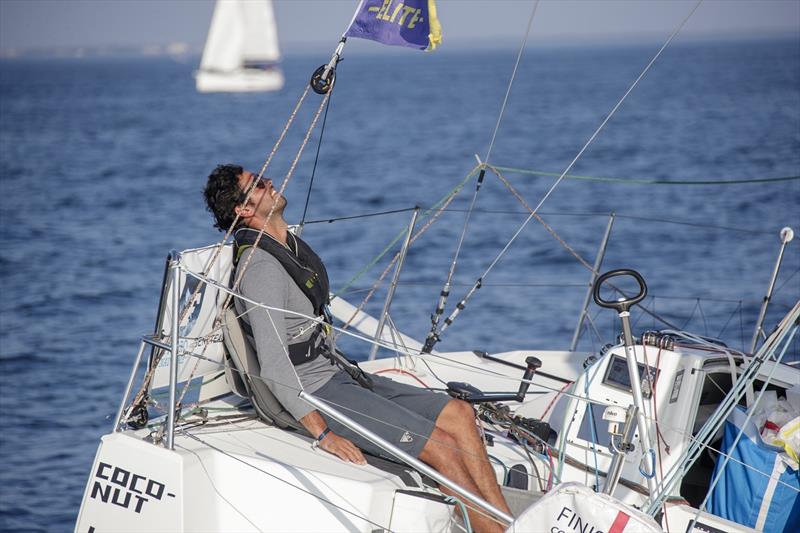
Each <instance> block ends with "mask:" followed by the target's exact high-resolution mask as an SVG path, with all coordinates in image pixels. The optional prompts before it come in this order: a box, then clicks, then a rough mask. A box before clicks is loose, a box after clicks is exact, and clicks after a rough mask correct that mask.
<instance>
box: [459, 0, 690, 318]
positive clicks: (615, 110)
mask: <svg viewBox="0 0 800 533" xmlns="http://www.w3.org/2000/svg"><path fill="white" fill-rule="evenodd" d="M702 1H703V0H698V2H697V4H695V6H694V8H693V9H692V11H691V12H690V13H689V14H688V15H687V16H686V18H684V19H683V21H682V22H681V23H680V25H679V26H678V27H677V28H676V29H675V31H673V32H672V35H670V36H669V38H668V39H667V40H666V42H665V43H664V44H663V45H662V46H661V48H660V49H659V50H658V52H657V53H656V55H655V56H653V58H652V59H651V60H650V62H649V63H648V64H647V66H646V67H645V68H644V70H642V72H641V73H640V74H639V76H638V77H637V78H636V80H635V81H634V82H633V83H632V84H631V86H630V87H628V90H627V91H625V94H623V95H622V98H620V99H619V101H618V102H617V103H616V105H615V106H614V107H613V108H612V109H611V112H609V114H608V115H607V116H606V118H605V119H604V120H603V122H601V123H600V125H599V126H598V127H597V129H596V130H595V131H594V133H592V135H591V137H589V140H588V141H586V143H585V144H584V145H583V147H582V148H581V149H580V151H579V152H578V154H577V155H576V156H575V157H574V158H573V159H572V161H571V162H570V164H569V165H567V168H565V169H564V171H563V172H562V173H561V175H560V176H559V177H558V179H557V180H556V181H555V183H553V185H552V186H550V189H548V191H547V193H545V195H544V196H543V197H542V199H541V200H540V201H539V203H538V204H537V205H536V207H535V208H534V209H533V210H532V211H531V214H530V215H528V217H527V218H526V219H525V221H524V222H523V223H522V225H521V226H520V227H519V229H517V231H516V232H515V233H514V235H513V236H512V237H511V239H510V240H509V241H508V242H507V243H506V245H505V246H503V249H502V250H500V253H499V254H497V256H496V257H495V258H494V260H492V262H491V264H490V265H489V267H488V268H487V269H486V270H485V271H484V272H483V274H481V275H480V277H479V278H478V279H479V280H483V278H485V277H486V276H487V275H488V274H489V272H490V271H491V270H492V269H493V268H494V267H495V265H496V264H497V262H498V261H500V259H502V258H503V256H505V254H506V252H507V251H508V249H509V248H510V247H511V245H512V244H513V243H514V241H515V240H516V239H517V237H519V235H520V233H522V230H524V229H525V227H526V226H527V225H528V223H529V222H530V221H531V219H533V218H534V216H536V213H537V212H538V211H539V208H540V207H542V205H543V204H544V203H545V201H547V199H548V198H549V197H550V195H551V194H553V191H555V189H556V187H558V185H559V184H560V183H561V181H562V180H563V179H564V177H565V176H566V175H567V174H568V173H569V171H570V170H572V167H573V166H575V163H577V162H578V159H580V157H581V156H582V155H583V153H584V152H585V151H586V149H587V148H588V147H589V145H591V144H592V142H594V140H595V138H596V137H597V135H598V134H599V133H600V132H601V131H602V130H603V128H604V127H605V125H606V124H607V123H608V121H609V120H611V117H613V116H614V114H615V113H616V112H617V110H618V109H619V108H620V106H621V105H622V103H623V102H624V101H625V100H626V99H627V98H628V95H629V94H630V93H631V92H632V91H633V89H634V88H635V87H636V86H637V85H638V84H639V81H641V79H642V78H643V77H644V75H645V74H647V72H648V71H649V70H650V67H652V66H653V64H654V63H655V61H656V60H657V59H658V58H659V56H661V53H662V52H663V51H664V50H665V49H666V47H667V46H668V45H669V44H670V43H671V42H672V40H673V39H674V38H675V36H676V35H677V34H678V32H680V30H681V29H682V28H683V26H684V25H685V24H686V22H687V21H688V20H689V18H690V17H691V16H692V14H694V12H695V11H696V10H697V8H698V7H699V6H700V4H701V3H702ZM471 294H474V290H470V292H469V293H468V294H467V296H465V298H464V299H463V300H462V303H463V302H465V301H466V300H467V299H468V298H469V296H470V295H471Z"/></svg>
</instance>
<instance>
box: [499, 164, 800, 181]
mask: <svg viewBox="0 0 800 533" xmlns="http://www.w3.org/2000/svg"><path fill="white" fill-rule="evenodd" d="M496 168H498V169H500V170H503V171H505V172H513V173H515V174H525V175H530V176H539V177H551V178H553V177H556V176H558V175H559V174H558V173H557V172H544V171H540V170H528V169H524V168H516V167H505V166H499V165H497V166H496ZM564 179H568V180H570V179H571V180H582V181H597V182H603V183H623V184H626V185H738V184H744V183H780V182H786V181H796V180H800V176H786V177H781V178H744V179H738V180H658V179H639V178H611V177H602V176H579V175H577V174H569V175H567V176H564Z"/></svg>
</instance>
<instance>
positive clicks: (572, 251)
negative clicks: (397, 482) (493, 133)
mask: <svg viewBox="0 0 800 533" xmlns="http://www.w3.org/2000/svg"><path fill="white" fill-rule="evenodd" d="M487 166H488V167H489V168H490V169H491V171H492V172H493V173H494V174H495V175H496V176H497V177H498V178H500V180H501V181H502V182H503V184H505V186H506V187H507V188H508V189H509V190H510V191H511V194H513V195H514V197H516V199H517V200H518V201H519V202H520V203H521V204H522V205H523V206H524V207H525V209H527V210H528V211H530V213H531V215H532V216H535V217H536V220H537V221H538V222H539V223H540V224H541V225H542V226H544V228H545V229H546V230H547V232H548V233H550V235H552V236H553V238H554V239H555V240H556V241H558V243H559V244H560V245H561V246H563V247H564V248H565V249H566V250H567V252H569V253H570V255H572V256H573V257H574V258H575V259H577V260H578V262H579V263H581V265H583V266H584V267H585V268H587V269H589V271H590V272H592V273H594V274H597V275H599V274H600V272H595V269H594V268H595V267H594V266H592V265H590V264H589V262H588V261H586V260H585V259H584V258H583V256H581V254H579V253H578V251H577V250H575V249H574V248H573V247H572V246H570V245H569V244H568V243H567V241H565V240H564V239H563V238H562V237H561V236H560V235H559V234H558V233H556V231H555V230H554V229H553V228H552V227H551V226H550V225H549V224H547V223H546V222H545V221H544V219H542V217H540V216H539V214H538V213H536V211H535V210H531V208H530V206H529V205H528V203H527V202H526V201H525V199H524V198H523V197H522V195H521V194H520V193H519V192H517V190H516V189H515V188H514V187H513V186H512V185H511V183H510V182H509V181H508V180H507V179H506V178H505V176H503V175H502V174H501V173H500V172H499V171H498V170H497V169H496V168H495V167H492V166H491V165H487ZM481 285H483V283H481ZM609 285H611V286H612V287H614V285H613V284H612V283H609ZM614 289H616V290H618V291H619V292H620V293H621V294H622V295H623V296H626V297H627V295H626V294H625V293H624V292H622V291H621V290H619V289H617V287H614ZM637 307H639V308H641V309H642V312H643V313H646V314H648V315H650V316H651V317H653V318H654V319H656V320H658V321H659V322H662V323H663V324H665V325H666V326H669V327H671V328H674V327H675V326H674V325H673V324H671V323H670V322H669V321H667V320H666V319H665V318H663V317H661V316H659V315H657V314H656V313H655V311H650V310H649V309H647V308H646V307H645V306H643V305H640V304H639V305H637ZM639 318H641V315H640V317H639ZM637 322H638V320H637Z"/></svg>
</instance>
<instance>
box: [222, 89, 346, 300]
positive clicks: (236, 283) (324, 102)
mask: <svg viewBox="0 0 800 533" xmlns="http://www.w3.org/2000/svg"><path fill="white" fill-rule="evenodd" d="M335 87H336V82H331V87H330V89H328V92H327V93H325V97H324V98H323V99H322V102H321V103H320V105H319V107H318V108H317V111H316V113H315V114H314V118H313V120H312V121H311V125H310V126H309V127H308V131H306V135H305V138H304V139H303V142H302V144H301V145H300V148H299V149H298V150H297V154H296V155H295V157H294V160H293V161H292V164H291V165H290V166H289V171H288V172H287V173H286V176H285V177H284V178H283V183H281V188H280V190H279V191H278V196H283V193H284V191H285V190H286V186H287V185H289V181H290V180H291V179H292V176H293V174H294V170H295V168H297V163H298V161H300V156H302V155H303V151H304V150H305V148H306V145H307V144H308V140H309V139H310V138H311V133H312V132H313V131H314V128H315V127H316V125H317V121H318V120H319V115H320V114H321V113H322V108H323V107H324V106H326V105H327V103H328V99H329V98H330V96H331V93H332V92H333V90H334V88H335ZM256 183H257V182H256V181H255V180H254V184H253V185H252V186H253V187H255V184H256ZM277 206H278V203H277V202H275V203H273V205H272V207H271V208H270V210H269V213H268V214H267V216H266V218H265V219H264V224H263V225H262V226H261V229H260V230H259V231H258V236H257V237H256V240H255V241H254V242H253V248H258V244H259V242H261V239H262V237H263V236H264V233H266V232H267V224H269V221H270V219H271V218H272V215H274V214H275V208H276V207H277ZM253 255H254V254H250V255H248V256H247V259H246V260H245V262H244V265H242V267H240V268H237V269H236V279H235V281H234V283H233V289H234V290H236V289H237V288H238V287H239V284H240V283H241V281H242V278H243V277H244V273H245V272H246V271H247V267H248V266H250V261H251V259H252V258H253ZM229 302H230V298H227V299H226V300H225V303H224V304H223V306H222V309H224V308H225V307H227V305H228V303H229ZM221 312H222V311H220V313H221Z"/></svg>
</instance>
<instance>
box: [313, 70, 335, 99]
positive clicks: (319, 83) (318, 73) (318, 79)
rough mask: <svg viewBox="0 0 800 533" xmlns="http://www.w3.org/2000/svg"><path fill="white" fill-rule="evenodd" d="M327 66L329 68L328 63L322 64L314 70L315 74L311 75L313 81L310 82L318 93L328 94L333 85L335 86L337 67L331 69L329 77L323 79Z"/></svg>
mask: <svg viewBox="0 0 800 533" xmlns="http://www.w3.org/2000/svg"><path fill="white" fill-rule="evenodd" d="M326 68H328V65H327V64H325V65H322V66H321V67H319V68H318V69H317V70H315V71H314V74H312V75H311V81H310V82H309V84H310V85H311V88H312V89H314V92H315V93H317V94H327V93H328V92H329V91H330V90H331V87H333V80H334V79H335V78H336V69H335V68H332V69H329V70H328V77H327V78H325V79H322V75H323V74H324V73H325V69H326Z"/></svg>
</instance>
